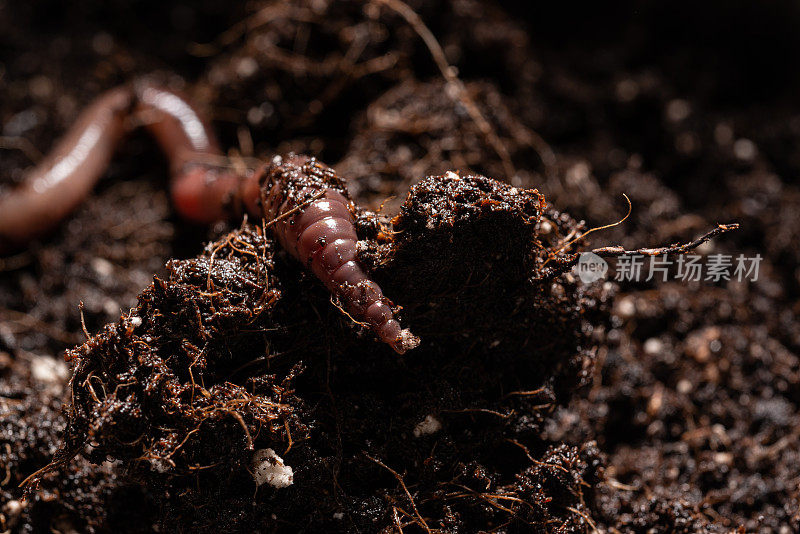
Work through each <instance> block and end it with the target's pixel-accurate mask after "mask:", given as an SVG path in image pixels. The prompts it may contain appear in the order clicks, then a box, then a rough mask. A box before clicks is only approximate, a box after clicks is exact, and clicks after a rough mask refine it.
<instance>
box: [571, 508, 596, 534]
mask: <svg viewBox="0 0 800 534" xmlns="http://www.w3.org/2000/svg"><path fill="white" fill-rule="evenodd" d="M567 510H569V511H570V512H574V513H576V514H578V515H579V516H581V517H582V518H583V520H584V521H586V522H587V523H588V524H589V526H590V527H591V529H592V532H600V531H599V530H597V525H596V524H595V522H594V521H592V518H591V517H589V516H588V515H586V514H585V513H583V512H581V511H580V510H578V509H577V508H573V507H572V506H567Z"/></svg>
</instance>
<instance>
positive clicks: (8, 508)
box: [3, 499, 23, 519]
mask: <svg viewBox="0 0 800 534" xmlns="http://www.w3.org/2000/svg"><path fill="white" fill-rule="evenodd" d="M22 508H23V505H22V503H21V502H19V501H18V500H16V499H11V500H10V501H8V502H7V503H6V505H5V506H4V507H3V511H4V512H5V513H6V514H8V518H9V519H16V517H17V516H18V515H19V514H20V512H22Z"/></svg>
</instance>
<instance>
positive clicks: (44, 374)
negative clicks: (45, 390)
mask: <svg viewBox="0 0 800 534" xmlns="http://www.w3.org/2000/svg"><path fill="white" fill-rule="evenodd" d="M31 376H33V379H34V380H37V381H39V382H45V383H47V384H60V383H62V382H64V381H65V380H66V379H67V377H68V376H69V368H68V367H67V364H66V363H64V362H62V361H60V360H56V359H55V358H51V357H49V356H36V357H34V358H33V360H31Z"/></svg>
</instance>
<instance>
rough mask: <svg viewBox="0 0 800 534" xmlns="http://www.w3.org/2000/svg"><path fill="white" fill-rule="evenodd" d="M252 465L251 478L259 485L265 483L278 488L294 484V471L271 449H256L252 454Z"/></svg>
mask: <svg viewBox="0 0 800 534" xmlns="http://www.w3.org/2000/svg"><path fill="white" fill-rule="evenodd" d="M252 467H253V479H254V480H255V481H256V484H257V485H259V486H260V485H262V484H264V483H267V484H269V485H270V486H272V487H273V488H279V489H280V488H288V487H289V486H291V485H292V484H294V471H293V470H292V468H291V467H290V466H288V465H286V464H284V463H283V458H281V457H280V456H278V455H277V454H275V451H274V450H272V449H259V450H257V451H256V452H255V454H253V462H252Z"/></svg>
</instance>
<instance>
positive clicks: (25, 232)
mask: <svg viewBox="0 0 800 534" xmlns="http://www.w3.org/2000/svg"><path fill="white" fill-rule="evenodd" d="M134 116H135V117H136V118H138V119H139V120H141V121H142V122H143V125H144V127H145V128H146V129H147V130H148V131H149V132H150V134H151V135H152V136H153V137H154V138H155V139H156V141H157V142H158V144H159V146H160V147H161V149H162V151H163V152H164V154H165V155H166V157H167V160H168V161H169V164H170V172H171V179H170V192H171V196H172V200H173V204H174V206H175V209H176V211H177V212H178V213H179V214H180V215H181V216H182V217H183V218H185V219H188V220H191V221H193V222H197V223H211V222H214V221H217V220H221V219H224V218H228V217H231V216H233V215H240V214H241V213H242V212H243V211H247V212H249V213H250V214H252V215H253V216H255V217H257V218H261V217H265V218H267V219H272V221H273V233H274V234H275V237H276V238H277V240H278V242H279V243H280V244H281V245H282V246H283V247H284V249H285V250H286V251H287V252H288V253H289V254H290V255H291V256H293V257H294V258H296V259H298V260H300V261H301V262H302V263H303V264H304V265H305V267H306V268H308V269H310V270H311V271H312V272H313V273H314V274H315V275H316V276H317V277H318V278H319V279H320V280H321V281H322V282H323V283H324V284H325V286H326V287H327V288H328V290H329V291H331V292H332V293H333V294H334V295H335V296H336V297H338V298H339V299H340V300H341V301H342V302H344V303H345V305H346V306H347V308H348V310H349V311H350V313H351V314H352V316H353V317H354V318H356V319H360V320H362V321H363V322H364V323H366V325H367V326H369V327H370V328H371V329H372V331H373V332H375V334H376V335H377V336H378V337H379V338H380V339H381V340H382V341H384V342H385V343H387V344H389V345H390V346H391V347H392V348H393V349H394V350H395V351H397V352H399V353H401V354H402V353H404V352H406V351H407V350H409V349H412V348H414V347H416V346H417V345H418V344H419V339H418V338H417V337H416V336H414V335H413V334H412V333H411V332H410V331H409V330H408V329H403V328H401V327H400V324H399V322H398V321H397V319H396V318H395V316H394V311H393V309H392V303H391V301H389V299H387V298H386V297H385V296H384V295H383V292H382V290H381V288H380V286H378V284H377V283H375V282H374V281H373V280H372V279H370V277H369V275H368V274H367V272H366V271H365V269H364V267H363V266H362V265H361V263H360V262H359V261H358V259H357V249H356V244H357V242H358V236H357V235H356V229H355V224H354V217H353V213H354V206H353V203H352V201H351V200H350V199H349V196H348V193H347V190H346V188H345V186H344V182H343V181H342V180H341V179H340V178H339V177H338V176H337V175H336V173H335V172H334V171H333V170H332V169H331V168H329V167H327V166H325V165H323V164H322V163H320V162H318V161H317V160H315V159H314V158H310V157H308V156H299V155H294V154H290V155H288V156H286V157H285V158H282V157H280V156H278V157H275V158H274V159H273V160H272V162H271V164H270V165H269V166H265V167H264V168H263V169H262V171H261V172H260V173H255V174H251V175H248V176H239V175H237V174H236V173H234V172H232V171H229V170H224V169H223V170H220V169H219V167H217V166H214V165H212V164H209V162H208V161H207V160H208V159H214V158H219V157H221V156H222V155H223V154H222V151H221V150H220V148H219V144H218V142H217V140H216V137H215V136H214V134H213V131H212V129H211V127H210V125H209V124H208V122H206V121H205V120H204V119H203V118H202V116H201V114H200V113H199V112H198V111H197V110H196V109H195V108H194V107H193V106H192V105H191V104H190V103H189V102H188V100H187V99H186V98H184V97H183V96H182V95H180V94H179V93H176V92H175V91H172V90H168V89H165V88H163V87H160V86H158V85H156V84H153V83H151V82H149V81H147V80H139V81H137V82H134V83H133V84H130V85H125V86H121V87H117V88H115V89H112V90H110V91H108V92H106V93H105V94H103V95H102V96H100V97H99V98H97V100H95V102H94V103H92V104H91V105H90V106H89V107H88V108H87V109H86V110H85V111H83V113H81V114H80V116H79V117H78V119H77V120H76V122H75V124H74V125H73V126H72V127H71V128H70V129H69V131H68V132H67V133H66V135H65V136H64V137H63V138H62V139H61V140H60V141H59V142H58V143H57V145H56V147H55V149H54V150H53V152H52V153H51V154H50V155H48V156H47V157H46V158H45V159H44V160H43V161H42V162H41V163H40V164H38V165H37V166H36V167H34V169H33V170H32V171H30V172H29V173H28V175H27V176H26V177H25V179H24V181H23V184H22V185H21V186H20V187H18V188H17V189H15V190H13V191H11V192H10V193H8V194H6V195H4V196H3V197H2V198H0V253H2V252H3V251H4V250H9V249H12V248H13V247H19V246H24V245H25V244H26V243H27V242H28V241H30V240H32V239H34V238H36V237H39V236H41V235H43V234H45V233H47V232H48V231H50V230H52V229H53V228H54V227H56V226H57V225H58V223H59V222H60V221H61V220H63V219H64V217H66V216H67V215H69V213H70V212H72V211H73V210H74V209H75V208H76V207H77V206H78V204H80V202H81V201H82V200H83V199H84V198H85V197H86V196H87V195H88V194H89V192H90V191H91V189H92V187H93V186H94V184H95V183H96V182H97V180H98V179H99V178H100V177H101V176H102V175H103V173H104V172H105V170H106V168H107V166H108V164H109V162H110V161H111V158H112V157H113V154H114V151H115V150H116V148H117V147H118V146H119V144H120V143H121V142H122V139H123V138H124V135H125V133H126V123H128V122H129V119H130V118H132V117H134ZM204 159H205V160H206V161H204Z"/></svg>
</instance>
